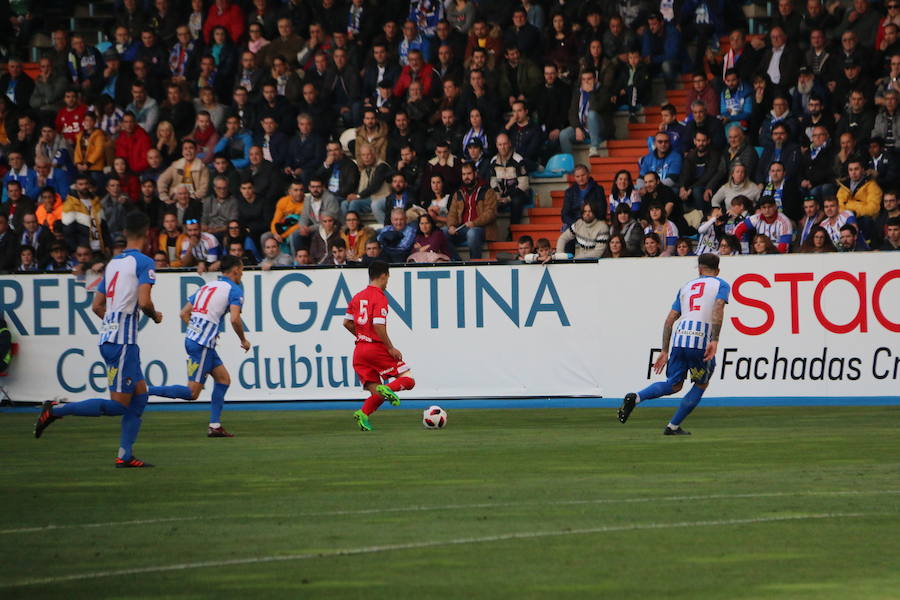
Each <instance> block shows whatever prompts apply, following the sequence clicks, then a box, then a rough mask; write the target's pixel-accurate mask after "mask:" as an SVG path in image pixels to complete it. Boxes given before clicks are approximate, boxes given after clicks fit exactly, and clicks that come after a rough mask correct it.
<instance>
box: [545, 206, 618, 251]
mask: <svg viewBox="0 0 900 600" xmlns="http://www.w3.org/2000/svg"><path fill="white" fill-rule="evenodd" d="M595 206H596V205H593V204H591V203H590V202H585V203H584V204H583V205H582V207H581V218H579V219H578V220H577V221H575V222H574V223H572V224H571V225H569V226H568V228H567V229H566V230H565V231H563V232H562V235H560V236H559V238H558V239H557V241H556V252H557V254H560V253H562V254H564V253H566V245H567V244H569V243H570V242H574V246H575V258H600V257H601V256H603V254H604V253H605V252H606V247H607V242H608V241H609V225H607V224H606V221H605V220H603V219H602V218H600V217H599V216H598V215H596V214H595V213H594V207H595Z"/></svg>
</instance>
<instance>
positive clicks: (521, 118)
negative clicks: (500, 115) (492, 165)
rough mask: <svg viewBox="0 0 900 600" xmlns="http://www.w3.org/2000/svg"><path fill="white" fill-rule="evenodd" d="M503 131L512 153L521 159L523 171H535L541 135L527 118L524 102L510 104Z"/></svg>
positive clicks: (541, 140) (536, 125) (537, 128)
mask: <svg viewBox="0 0 900 600" xmlns="http://www.w3.org/2000/svg"><path fill="white" fill-rule="evenodd" d="M531 97H534V95H532V96H531ZM505 130H506V135H507V136H508V137H509V141H510V143H511V144H512V150H513V152H514V153H515V154H518V155H519V156H521V157H522V162H523V165H524V166H525V169H526V170H527V171H529V172H530V171H535V170H536V169H537V162H538V157H539V155H540V152H541V145H542V144H543V134H542V132H541V128H540V126H538V124H537V123H533V122H532V121H531V119H530V118H529V116H528V108H527V105H526V104H525V101H523V100H516V101H514V102H512V115H511V116H510V118H509V121H507V122H506V127H505Z"/></svg>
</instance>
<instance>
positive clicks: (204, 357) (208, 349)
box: [150, 256, 250, 438]
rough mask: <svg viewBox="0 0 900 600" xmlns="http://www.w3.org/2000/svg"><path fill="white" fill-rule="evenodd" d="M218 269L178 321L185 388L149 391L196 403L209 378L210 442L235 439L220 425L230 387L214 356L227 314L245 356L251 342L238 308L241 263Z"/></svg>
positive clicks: (230, 261) (227, 260) (227, 261)
mask: <svg viewBox="0 0 900 600" xmlns="http://www.w3.org/2000/svg"><path fill="white" fill-rule="evenodd" d="M220 268H221V270H222V274H221V275H220V276H219V279H218V280H216V281H211V282H209V283H207V284H206V285H204V286H203V287H201V288H200V289H199V290H197V291H196V292H194V294H193V295H192V296H191V297H190V298H188V301H187V303H186V304H185V305H184V307H183V308H182V309H181V320H182V321H184V322H185V323H187V333H186V334H185V337H184V349H185V351H186V352H187V355H188V359H187V374H188V384H187V385H161V386H153V387H151V388H150V395H151V396H162V397H163V398H181V399H182V400H196V399H197V397H198V396H199V395H200V392H201V391H202V390H203V382H204V381H206V376H207V375H210V374H211V375H212V378H213V382H214V383H213V391H212V401H211V402H210V405H209V412H210V414H209V428H208V429H207V431H206V435H207V437H212V438H216V437H234V434H231V433H229V432H228V431H226V430H225V428H224V427H222V423H221V419H222V409H223V408H224V406H225V392H227V391H228V386H230V385H231V376H230V375H229V374H228V369H226V368H225V365H224V364H223V363H222V359H221V358H219V353H218V352H216V341H217V340H218V338H219V326H220V324H221V322H222V318H223V317H224V316H225V315H226V313H227V314H228V315H229V318H230V320H231V328H232V329H234V332H235V333H236V334H237V336H238V339H239V340H240V341H241V348H243V349H244V352H246V351H247V350H249V349H250V342H249V341H248V340H247V338H246V337H245V336H244V324H243V323H242V322H241V307H243V305H244V291H243V290H242V289H241V277H243V275H244V266H243V264H242V263H241V259H239V258H235V257H234V256H225V257H223V258H222V260H221V261H220Z"/></svg>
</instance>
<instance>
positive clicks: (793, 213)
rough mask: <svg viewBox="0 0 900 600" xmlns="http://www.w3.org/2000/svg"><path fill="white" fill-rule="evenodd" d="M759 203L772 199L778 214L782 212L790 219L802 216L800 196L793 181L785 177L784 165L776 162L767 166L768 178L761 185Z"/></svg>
mask: <svg viewBox="0 0 900 600" xmlns="http://www.w3.org/2000/svg"><path fill="white" fill-rule="evenodd" d="M761 188H762V189H761V192H760V195H759V197H760V201H762V199H763V198H772V199H773V200H774V201H775V206H776V207H777V208H778V211H779V212H784V213H785V214H786V215H787V216H788V217H790V218H791V219H794V220H796V219H799V218H800V216H801V214H802V208H801V202H800V194H799V193H798V190H797V185H796V183H795V182H794V181H792V180H791V179H789V178H788V177H787V173H786V172H785V168H784V165H783V164H781V163H780V162H778V161H775V162H773V163H772V164H771V165H770V166H769V177H768V178H767V180H766V183H765V184H763V185H761Z"/></svg>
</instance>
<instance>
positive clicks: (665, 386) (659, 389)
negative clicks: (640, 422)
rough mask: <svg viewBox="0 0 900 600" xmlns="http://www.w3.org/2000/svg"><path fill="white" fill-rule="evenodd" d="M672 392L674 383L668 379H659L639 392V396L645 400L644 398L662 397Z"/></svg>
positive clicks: (641, 399)
mask: <svg viewBox="0 0 900 600" xmlns="http://www.w3.org/2000/svg"><path fill="white" fill-rule="evenodd" d="M671 393H672V384H671V383H669V382H668V381H658V382H656V383H651V384H650V385H648V386H647V387H645V388H644V389H642V390H641V391H639V392H638V398H640V401H641V402H643V401H644V400H653V399H654V398H660V397H662V396H668V395H669V394H671Z"/></svg>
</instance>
